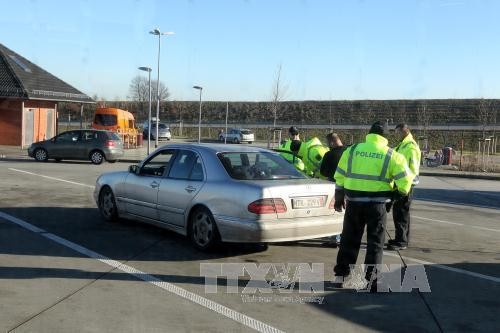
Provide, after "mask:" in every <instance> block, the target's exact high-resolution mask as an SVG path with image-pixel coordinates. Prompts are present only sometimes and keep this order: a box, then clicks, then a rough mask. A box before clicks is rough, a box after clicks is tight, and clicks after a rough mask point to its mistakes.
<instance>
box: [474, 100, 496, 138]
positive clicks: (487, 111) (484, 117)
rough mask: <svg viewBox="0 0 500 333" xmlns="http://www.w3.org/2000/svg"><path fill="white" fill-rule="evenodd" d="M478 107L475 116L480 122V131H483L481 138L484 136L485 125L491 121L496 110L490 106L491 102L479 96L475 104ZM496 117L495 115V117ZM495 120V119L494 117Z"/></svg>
mask: <svg viewBox="0 0 500 333" xmlns="http://www.w3.org/2000/svg"><path fill="white" fill-rule="evenodd" d="M477 108H478V113H477V117H478V120H479V123H480V124H481V127H482V132H483V138H485V137H486V127H487V126H488V125H489V124H490V123H491V121H492V120H493V118H494V117H495V116H496V115H494V113H495V114H496V112H493V108H492V103H491V101H489V100H486V99H483V98H481V99H480V100H479V104H478V105H477ZM495 118H496V117H495ZM495 121H496V119H495Z"/></svg>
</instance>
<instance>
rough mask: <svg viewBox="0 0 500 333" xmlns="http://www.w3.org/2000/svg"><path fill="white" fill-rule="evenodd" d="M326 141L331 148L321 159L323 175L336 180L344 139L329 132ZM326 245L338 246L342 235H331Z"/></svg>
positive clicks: (343, 148)
mask: <svg viewBox="0 0 500 333" xmlns="http://www.w3.org/2000/svg"><path fill="white" fill-rule="evenodd" d="M326 142H327V143H328V147H329V148H330V150H329V151H328V152H327V153H326V154H325V155H324V156H323V159H322V161H321V168H320V173H321V175H322V176H323V177H325V178H327V179H328V180H329V181H332V182H335V178H333V175H334V174H335V171H336V170H337V166H338V165H339V161H340V157H341V156H342V153H343V152H344V150H345V147H344V145H343V144H342V140H340V136H339V135H338V134H337V133H333V132H331V133H328V134H327V135H326ZM324 245H325V246H331V247H334V248H335V247H338V246H339V245H340V235H336V236H333V237H330V238H329V240H328V241H327V242H326V243H325V244H324Z"/></svg>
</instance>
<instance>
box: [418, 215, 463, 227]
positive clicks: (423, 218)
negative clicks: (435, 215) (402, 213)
mask: <svg viewBox="0 0 500 333" xmlns="http://www.w3.org/2000/svg"><path fill="white" fill-rule="evenodd" d="M411 217H415V218H417V219H421V220H426V221H433V222H439V223H445V224H453V225H464V224H463V223H456V222H450V221H443V220H436V219H430V218H427V217H422V216H416V215H412V216H411Z"/></svg>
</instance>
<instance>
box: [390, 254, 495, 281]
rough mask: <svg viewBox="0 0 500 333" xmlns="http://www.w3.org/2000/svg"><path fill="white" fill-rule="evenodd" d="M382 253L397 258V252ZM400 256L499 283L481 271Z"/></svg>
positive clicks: (422, 263) (493, 277)
mask: <svg viewBox="0 0 500 333" xmlns="http://www.w3.org/2000/svg"><path fill="white" fill-rule="evenodd" d="M384 255H387V256H389V257H395V258H399V255H398V254H396V253H392V252H387V251H384ZM401 258H403V259H405V260H410V261H414V262H416V263H419V264H421V265H427V266H432V267H436V268H441V269H444V270H447V271H451V272H455V273H460V274H464V275H469V276H472V277H476V278H480V279H484V280H488V281H493V282H496V283H500V278H497V277H495V276H490V275H484V274H481V273H476V272H471V271H466V270H465V269H460V268H455V267H450V266H447V265H442V264H436V263H434V262H430V261H425V260H420V259H415V258H410V257H404V256H401Z"/></svg>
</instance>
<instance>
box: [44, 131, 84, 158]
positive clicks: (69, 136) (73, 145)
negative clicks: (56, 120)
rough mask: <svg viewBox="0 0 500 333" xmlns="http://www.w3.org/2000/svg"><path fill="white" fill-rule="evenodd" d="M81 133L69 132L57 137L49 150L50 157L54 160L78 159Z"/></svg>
mask: <svg viewBox="0 0 500 333" xmlns="http://www.w3.org/2000/svg"><path fill="white" fill-rule="evenodd" d="M79 138H80V131H69V132H64V133H61V134H59V135H58V136H56V137H55V139H54V142H53V143H52V145H51V147H50V149H49V156H50V157H54V158H66V159H76V158H78V153H77V147H78V140H79Z"/></svg>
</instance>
